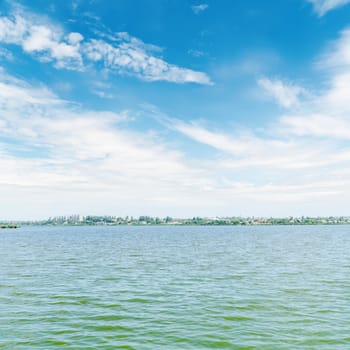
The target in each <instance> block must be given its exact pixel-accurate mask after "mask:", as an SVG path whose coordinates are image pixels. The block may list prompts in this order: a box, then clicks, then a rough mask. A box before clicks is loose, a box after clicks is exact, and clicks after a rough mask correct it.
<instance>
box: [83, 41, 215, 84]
mask: <svg viewBox="0 0 350 350" xmlns="http://www.w3.org/2000/svg"><path fill="white" fill-rule="evenodd" d="M84 53H85V54H86V57H87V58H88V59H89V60H91V61H94V62H98V61H101V62H103V64H104V67H105V68H107V69H110V70H112V71H114V72H117V73H120V74H129V75H134V76H137V77H138V78H140V79H143V80H146V81H157V80H163V81H169V82H175V83H198V84H211V81H210V78H209V77H208V76H207V75H206V74H205V73H202V72H197V71H193V70H191V69H186V68H180V67H177V66H175V65H172V64H169V63H167V62H166V61H164V60H163V59H161V58H158V57H155V56H153V55H150V54H149V53H148V52H147V51H146V50H145V48H144V47H143V45H140V44H139V41H137V42H134V41H133V40H128V41H125V40H124V41H123V42H121V43H120V44H119V45H118V46H113V45H112V44H109V43H107V42H105V41H103V40H91V41H90V42H88V43H87V44H85V46H84Z"/></svg>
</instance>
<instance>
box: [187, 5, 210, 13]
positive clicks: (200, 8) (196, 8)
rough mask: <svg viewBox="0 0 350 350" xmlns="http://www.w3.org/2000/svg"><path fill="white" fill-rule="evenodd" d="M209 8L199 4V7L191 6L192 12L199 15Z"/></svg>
mask: <svg viewBox="0 0 350 350" xmlns="http://www.w3.org/2000/svg"><path fill="white" fill-rule="evenodd" d="M208 7H209V5H208V4H199V5H193V6H191V8H192V11H193V12H194V13H195V14H196V15H198V14H199V13H201V12H203V11H205V10H206V9H207V8H208Z"/></svg>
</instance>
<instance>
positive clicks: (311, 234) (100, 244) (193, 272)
mask: <svg viewBox="0 0 350 350" xmlns="http://www.w3.org/2000/svg"><path fill="white" fill-rule="evenodd" d="M349 254H350V227H349V226H302V227H301V226H274V227H227V226H223V227H198V226H197V227H169V226H167V227H162V226H154V227H22V228H20V229H17V230H1V231H0V349H16V350H17V349H18V350H21V349H26V350H27V349H28V350H29V349H61V348H62V349H63V348H64V349H74V350H75V349H137V350H138V349H140V350H143V349H144V350H146V349H147V350H148V349H149V350H157V349H162V350H163V349H165V350H166V349H174V350H175V349H266V350H267V349H268V350H271V349H288V350H293V349H332V350H336V349H339V350H340V349H341V350H344V349H350V278H349V276H350V258H349Z"/></svg>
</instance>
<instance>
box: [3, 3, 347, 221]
mask: <svg viewBox="0 0 350 350" xmlns="http://www.w3.org/2000/svg"><path fill="white" fill-rule="evenodd" d="M349 141H350V0H284V1H280V0H264V1H261V0H236V1H231V0H221V1H214V0H206V1H204V0H203V1H195V0H145V1H136V0H116V1H108V0H89V1H87V0H85V1H83V0H67V1H58V0H56V1H48V0H30V1H29V0H27V1H20V2H17V1H9V0H8V1H6V0H0V219H42V218H46V217H49V216H58V215H69V214H82V215H117V216H126V215H132V216H139V215H151V216H161V217H163V216H167V215H169V216H173V217H192V216H207V217H216V216H220V217H222V216H275V217H281V216H302V215H304V216H328V215H349V214H350V212H349V202H350V142H349Z"/></svg>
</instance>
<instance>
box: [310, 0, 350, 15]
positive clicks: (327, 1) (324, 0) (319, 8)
mask: <svg viewBox="0 0 350 350" xmlns="http://www.w3.org/2000/svg"><path fill="white" fill-rule="evenodd" d="M307 1H308V2H310V3H311V4H313V6H314V9H315V11H316V12H317V14H318V15H319V16H323V15H325V14H326V13H327V12H328V11H331V10H334V9H336V8H338V7H341V6H344V5H346V4H349V3H350V0H307Z"/></svg>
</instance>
